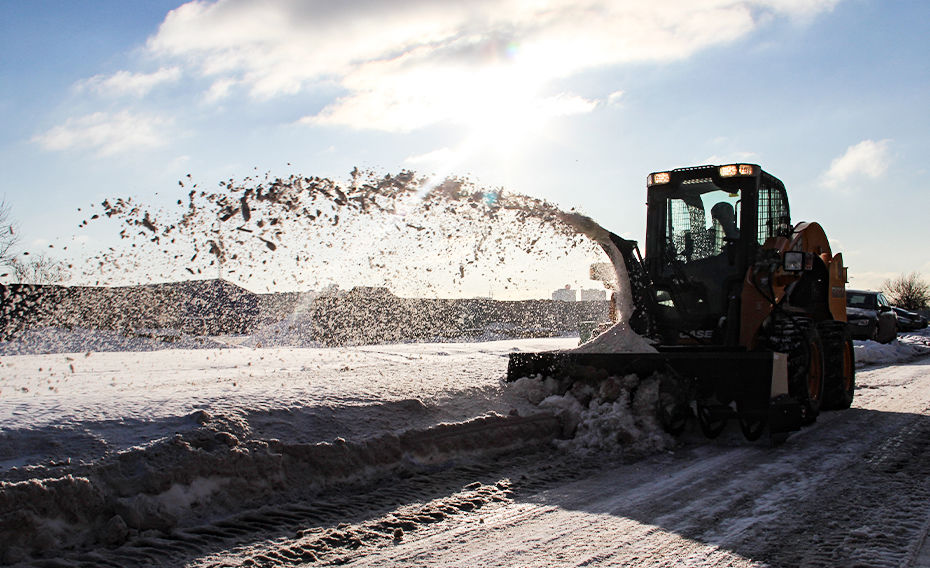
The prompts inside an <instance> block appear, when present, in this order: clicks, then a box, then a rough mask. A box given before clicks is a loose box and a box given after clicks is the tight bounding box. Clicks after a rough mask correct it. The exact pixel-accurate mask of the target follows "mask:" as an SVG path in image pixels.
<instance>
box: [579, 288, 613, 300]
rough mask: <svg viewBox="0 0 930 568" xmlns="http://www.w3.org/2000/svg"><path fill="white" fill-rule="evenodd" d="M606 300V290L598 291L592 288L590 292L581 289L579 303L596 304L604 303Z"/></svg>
mask: <svg viewBox="0 0 930 568" xmlns="http://www.w3.org/2000/svg"><path fill="white" fill-rule="evenodd" d="M606 299H607V290H598V289H597V288H592V289H591V290H585V289H584V288H582V289H581V301H582V302H598V301H604V300H606Z"/></svg>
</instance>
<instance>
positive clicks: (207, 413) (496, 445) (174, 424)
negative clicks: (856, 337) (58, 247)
mask: <svg viewBox="0 0 930 568" xmlns="http://www.w3.org/2000/svg"><path fill="white" fill-rule="evenodd" d="M254 343H255V342H250V341H249V338H244V337H225V338H209V339H197V338H182V339H181V340H179V341H175V342H172V343H164V342H161V341H157V340H154V339H148V338H133V339H132V340H126V339H124V338H120V337H118V336H116V335H108V334H105V333H102V332H74V331H72V332H64V331H50V330H46V331H44V332H42V333H37V334H33V335H27V336H25V337H23V338H22V339H21V340H20V341H18V342H16V343H6V344H0V354H2V355H0V424H2V426H0V480H2V481H0V483H2V485H0V533H2V534H0V542H3V543H4V544H3V545H2V549H0V551H2V554H0V562H7V563H15V562H19V561H27V562H39V559H40V558H43V557H45V558H55V557H58V556H62V557H67V558H70V560H68V561H65V560H62V562H63V563H64V564H62V565H82V564H83V565H94V564H96V563H101V564H106V563H107V562H109V563H110V564H111V565H127V564H133V563H134V562H133V561H130V560H126V559H125V558H124V560H123V561H119V560H113V558H120V554H129V553H128V552H125V553H120V552H119V551H120V550H124V549H126V550H136V551H138V550H139V548H140V546H141V547H142V548H145V545H144V543H145V542H149V543H150V546H149V547H150V548H151V547H155V548H158V546H160V545H157V544H151V542H161V541H158V539H159V538H167V537H166V535H172V534H173V535H177V534H181V533H183V531H193V530H195V528H196V527H202V526H212V525H211V524H215V523H217V522H218V519H224V518H228V517H229V516H231V515H237V514H242V512H243V511H249V510H264V509H267V508H269V507H271V508H275V507H277V508H278V509H276V510H278V511H279V514H280V511H281V510H282V509H281V508H282V507H285V508H286V507H287V506H288V504H289V503H290V504H293V503H300V502H305V501H308V502H313V501H315V500H318V499H319V496H320V495H327V494H329V495H334V494H337V493H338V494H339V495H343V498H344V496H345V495H348V494H351V493H352V490H351V489H349V490H347V489H346V488H347V487H349V488H351V487H371V486H372V484H374V486H381V485H383V484H386V483H387V484H395V483H398V480H403V479H409V478H411V476H414V477H416V476H417V475H422V474H424V472H426V473H429V472H446V471H449V470H450V469H454V468H456V467H462V466H464V465H467V464H468V463H485V464H487V463H489V462H493V461H495V460H500V463H502V464H504V465H503V466H501V467H505V466H507V464H511V466H513V464H514V463H518V462H514V461H513V460H518V459H519V456H520V455H523V454H525V453H527V452H532V451H537V450H538V449H539V448H543V447H551V442H552V440H553V439H556V438H559V437H561V436H562V434H563V431H562V428H563V423H560V422H559V421H558V420H556V419H555V418H554V417H553V416H552V414H551V413H550V412H547V411H545V410H546V409H547V408H548V410H549V411H558V410H560V408H563V407H564V406H565V404H564V401H562V402H561V403H560V402H559V401H555V402H553V401H551V400H550V401H549V403H548V404H543V405H542V408H543V410H542V411H541V409H540V407H539V406H537V405H535V404H532V403H531V402H530V399H533V402H539V400H538V399H539V398H540V395H539V393H533V392H530V387H527V386H526V385H520V384H518V385H507V384H504V383H502V380H501V379H502V378H503V376H504V373H505V370H506V365H507V356H508V354H510V353H513V352H517V351H539V350H550V349H562V348H569V347H573V346H575V345H576V344H577V338H552V339H526V340H506V341H490V342H482V343H433V344H398V345H377V346H364V347H351V348H296V347H294V348H291V347H273V348H261V347H245V346H243V345H251V344H254ZM165 347H169V348H165ZM49 351H55V352H49ZM855 352H856V357H857V363H858V366H859V367H861V368H863V369H864V373H865V374H866V376H868V374H869V373H871V371H869V370H868V369H869V367H868V365H871V364H890V363H895V362H903V361H910V360H914V359H917V358H919V357H920V356H921V355H924V354H926V353H930V333H928V332H927V331H926V330H924V331H923V332H919V333H912V334H905V335H902V336H900V337H899V339H898V340H897V341H895V342H892V343H891V344H889V345H879V344H876V343H873V342H856V349H855ZM860 372H863V371H862V369H860ZM863 386H864V388H866V389H869V388H870V387H869V382H868V380H866V381H864V382H863ZM644 390H645V389H644ZM543 394H545V393H543ZM864 394H865V399H864V400H868V396H871V395H874V393H873V392H872V391H870V390H866V391H864ZM534 396H535V399H534ZM857 396H858V395H857ZM628 402H633V403H635V401H628ZM611 408H613V407H611ZM611 408H608V407H607V406H604V407H599V408H593V407H592V409H590V410H593V411H592V412H589V413H588V414H587V415H586V416H584V417H582V418H581V419H582V420H588V421H589V425H588V427H587V428H586V427H585V426H584V424H583V425H582V426H581V427H579V428H578V429H577V432H578V433H579V443H578V446H579V447H581V446H585V447H588V448H597V449H598V451H602V450H604V444H605V439H606V438H605V437H604V435H603V433H602V430H603V429H604V428H615V429H616V428H624V427H629V428H633V426H632V425H631V424H632V421H635V422H636V427H638V428H640V429H641V430H642V431H641V432H640V434H644V436H640V437H639V438H637V435H635V434H631V435H629V436H626V437H620V438H617V437H616V436H614V437H613V438H611V440H613V441H614V443H616V444H618V445H620V446H624V445H625V446H633V445H635V443H634V442H639V446H638V448H637V450H638V453H637V455H639V456H642V455H643V452H644V451H648V450H649V449H650V448H651V449H652V450H653V451H659V450H662V451H668V450H670V449H674V448H673V447H672V446H674V442H670V441H669V439H668V438H667V437H663V435H661V433H656V432H655V425H644V424H643V423H642V421H640V420H639V419H636V420H632V419H631V418H630V417H629V416H622V412H620V411H619V410H617V411H616V412H614V413H613V414H612V413H611ZM615 410H616V409H615ZM581 411H582V409H580V408H579V409H577V414H579V415H580V413H581ZM634 418H635V417H634ZM623 421H626V422H624V423H622V422H623ZM624 424H626V425H624ZM599 432H601V433H600V434H599ZM583 437H587V438H588V439H586V440H581V439H580V438H583ZM643 440H647V441H646V442H643ZM734 443H737V444H739V443H741V442H739V441H737V442H734ZM619 449H620V450H621V451H620V452H619V453H617V454H615V456H614V457H616V456H618V455H619V456H620V457H621V459H622V458H623V455H624V453H623V449H624V448H619ZM570 451H571V448H566V447H565V442H562V443H561V445H560V446H559V449H557V450H556V455H564V454H565V452H570ZM751 451H755V450H751ZM608 453H609V452H608ZM660 455H661V454H660ZM503 456H506V459H505V458H504V457H503ZM585 459H586V458H584V457H582V455H581V454H579V457H578V458H577V460H575V461H573V462H572V463H582V462H584V460H585ZM508 460H509V461H508ZM720 466H721V467H725V466H724V465H723V464H720ZM508 467H509V466H508ZM514 467H516V466H514ZM572 467H574V466H572ZM529 469H531V470H539V465H538V464H536V465H533V466H531V467H529ZM556 469H558V468H556ZM569 469H571V467H569ZM516 474H517V475H519V468H518V470H517V472H516ZM654 474H655V472H653V474H651V475H654ZM565 475H567V476H568V477H571V475H574V474H573V473H571V472H569V473H566V474H565ZM646 475H647V476H648V475H650V474H646ZM434 477H436V478H441V475H437V476H434ZM555 478H558V476H557V475H556V476H555ZM508 484H509V482H506V483H505V482H504V481H500V483H497V484H492V485H483V484H477V485H475V486H473V487H471V488H470V489H469V488H466V489H463V490H462V491H461V492H458V493H455V494H454V495H453V496H452V497H446V498H445V500H443V501H442V502H437V503H433V505H430V503H431V502H427V503H426V504H422V503H421V504H419V505H417V507H419V508H418V509H417V510H416V511H415V514H414V513H410V514H412V515H414V517H416V518H420V519H423V518H426V517H428V516H429V511H430V510H434V509H435V510H436V511H441V510H443V507H449V506H452V505H450V503H452V504H453V505H455V507H453V508H456V510H457V511H459V512H461V511H463V510H470V509H468V507H472V506H474V507H478V506H483V505H488V504H491V503H494V502H500V501H506V500H507V499H509V495H510V494H511V493H512V492H511V490H510V489H508V487H509V485H508ZM337 488H338V490H337ZM375 494H377V492H375ZM450 499H451V501H450ZM466 502H467V503H472V505H468V506H466V505H463V504H462V503H466ZM460 505H461V507H460ZM335 507H336V508H337V509H338V508H339V507H340V505H336V506H335ZM343 507H344V506H343ZM430 507H433V509H430ZM344 508H345V507H344ZM408 513H409V511H408ZM444 514H450V513H449V512H448V511H447V512H446V513H444ZM759 514H760V515H763V513H759ZM417 515H419V517H417ZM348 516H349V515H348V513H346V517H348ZM763 516H764V515H763ZM333 518H335V519H339V518H340V517H339V515H338V514H337V515H336V516H335V517H333ZM390 518H393V519H394V521H392V522H395V525H396V526H395V525H391V523H390V522H388V521H385V520H384V519H381V521H379V522H382V521H383V522H387V525H385V526H389V528H391V531H394V530H397V529H398V528H400V529H403V527H404V526H407V529H406V530H410V528H411V527H410V526H408V525H405V524H404V523H402V522H400V521H397V518H398V513H396V512H395V514H394V515H393V517H390ZM438 518H440V517H437V519H438ZM347 520H348V518H347ZM389 520H390V519H389ZM339 522H341V520H340V521H339ZM397 523H400V524H397ZM333 524H336V522H335V521H334V522H333ZM382 524H383V523H382ZM419 524H422V523H419ZM354 526H356V528H358V527H359V526H365V525H364V523H362V524H361V525H354ZM379 526H380V525H379ZM596 527H597V524H593V525H590V526H589V527H587V528H585V529H584V530H586V531H595V530H596ZM369 528H370V527H369ZM382 528H383V527H382ZM628 528H629V527H628ZM211 530H216V529H211ZM371 530H374V529H371ZM611 530H613V529H611ZM375 532H377V531H375ZM382 532H383V531H382ZM389 532H390V531H389ZM402 533H403V530H401V534H402ZM190 534H193V533H190ZM314 534H315V533H314ZM372 534H374V533H372ZM379 534H380V533H379ZM392 534H393V533H392ZM592 534H593V533H592ZM227 536H228V535H227ZM330 536H332V535H330ZM343 536H345V535H343ZM395 536H396V535H395ZM524 536H525V538H526V539H530V540H532V539H536V538H546V537H545V535H543V534H526V535H524ZM200 537H202V538H206V539H207V540H208V541H209V535H208V534H207V536H204V535H203V534H201V535H200ZM304 537H306V538H310V537H313V538H317V537H319V538H322V537H321V536H320V535H315V536H314V535H313V534H309V533H308V534H305V535H302V538H304ZM191 538H193V537H191ZM224 538H225V537H224ZM306 538H305V540H306ZM319 538H317V540H319ZM333 538H335V537H333ZM346 538H348V537H346ZM488 538H489V539H492V540H489V541H488V542H486V543H484V544H485V545H487V546H491V544H492V542H493V538H494V537H493V535H488ZM147 539H148V540H147ZM153 539H154V540H153ZM182 540H183V539H182ZM311 540H312V539H311ZM337 540H338V539H337ZM388 540H390V539H388ZM361 541H365V539H361ZM218 542H220V543H222V542H223V540H222V539H219V541H218ZM347 542H348V541H347ZM140 543H143V544H142V545H140ZM163 544H164V543H163ZM511 544H512V543H511ZM271 546H272V548H274V545H271ZM133 547H134V548H133ZM198 547H199V548H198ZM218 548H219V549H222V546H219V547H218V546H213V545H210V544H209V542H208V543H207V544H203V543H201V544H198V545H197V546H195V547H194V549H193V550H178V551H173V552H170V554H168V553H165V551H161V552H162V553H164V556H163V558H166V559H167V560H163V562H164V565H174V564H175V563H176V562H177V561H178V560H177V559H178V558H188V560H185V561H186V562H193V561H192V560H190V558H196V557H197V556H198V555H199V554H202V552H203V551H204V550H206V551H210V550H214V551H216V550H217V549H218ZM337 548H338V547H337ZM351 548H352V547H351V546H350V547H349V549H351ZM101 551H109V552H107V553H106V554H113V555H115V556H112V558H111V557H110V556H106V555H105V554H103V552H101ZM113 551H116V552H113ZM251 552H254V550H252V551H251ZM251 552H250V554H251ZM101 554H103V555H102V556H101ZM147 554H148V556H145V555H143V557H144V558H147V559H148V560H146V562H148V563H155V564H159V563H160V561H158V560H157V559H158V558H159V557H160V556H159V554H158V553H156V552H154V551H150V553H147ZM250 554H245V553H242V554H239V553H235V554H232V556H228V555H226V556H222V555H221V557H222V558H224V559H225V560H223V561H222V562H220V563H218V564H210V562H206V560H204V562H206V563H207V564H210V565H223V562H226V561H229V562H231V563H232V565H238V564H239V563H240V562H244V561H245V560H246V559H248V558H252V559H253V561H254V554H253V555H252V556H250ZM259 556H260V555H259ZM323 556H325V555H320V553H319V551H317V553H316V555H315V556H313V559H316V558H317V557H320V558H322V557H323ZM576 556H577V555H576ZM130 557H131V555H130V556H127V557H126V558H130ZM724 557H726V555H723V556H720V555H716V556H714V555H713V554H711V555H710V556H708V557H707V558H706V559H705V560H704V561H703V562H704V563H703V564H700V563H696V562H695V565H712V564H714V562H712V560H713V559H714V558H717V559H718V560H719V559H721V558H724ZM153 558H154V559H156V560H152V559H153ZM229 558H236V559H238V560H236V561H235V562H233V561H231V560H229ZM269 558H271V560H269V562H270V564H277V563H280V562H275V561H274V556H273V555H272V557H269ZM351 558H352V555H351V554H350V555H349V556H348V557H345V558H343V560H346V559H351ZM573 558H574V560H578V558H576V557H573ZM137 559H138V558H137ZM305 560H308V561H309V560H310V557H309V556H307V557H305ZM504 560H505V559H504V557H492V558H491V559H490V560H489V559H487V558H485V565H490V564H498V563H502V564H508V563H509V562H505V561H504ZM574 560H572V561H571V562H568V561H566V562H555V564H560V565H568V564H571V565H574V564H575V563H574ZM69 562H70V564H69ZM146 562H141V563H146ZM217 562H219V561H217ZM292 563H297V564H299V562H296V561H293V562H292ZM399 563H401V564H404V565H421V564H423V563H424V562H421V561H420V560H417V557H415V556H414V557H410V558H404V559H401V560H400V561H399ZM427 563H428V562H427ZM440 563H443V564H446V563H450V562H448V558H446V559H445V560H442V559H440ZM451 563H452V564H456V565H465V564H467V563H463V562H451ZM488 563H490V564H488ZM687 563H688V562H686V564H687ZM253 564H254V562H253ZM258 564H261V562H258ZM371 564H372V565H392V561H390V560H389V559H388V558H386V559H385V560H384V561H383V562H382V561H377V562H376V561H372V562H371ZM730 564H731V565H742V564H740V563H733V562H730ZM536 565H542V564H536ZM746 565H749V564H746Z"/></svg>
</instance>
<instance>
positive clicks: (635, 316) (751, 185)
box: [507, 164, 855, 442]
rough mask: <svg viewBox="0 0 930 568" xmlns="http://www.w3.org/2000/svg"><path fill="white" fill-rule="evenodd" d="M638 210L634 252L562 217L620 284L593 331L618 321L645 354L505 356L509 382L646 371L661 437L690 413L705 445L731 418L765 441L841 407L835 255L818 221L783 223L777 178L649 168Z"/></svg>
mask: <svg viewBox="0 0 930 568" xmlns="http://www.w3.org/2000/svg"><path fill="white" fill-rule="evenodd" d="M646 215H647V223H646V241H645V244H646V247H645V253H646V254H645V258H643V256H642V255H641V253H640V251H639V247H638V244H637V242H636V241H632V240H628V239H624V238H621V237H619V236H617V235H615V234H613V233H610V232H609V231H606V230H604V229H601V228H600V227H599V226H597V225H596V224H594V223H593V222H591V221H590V220H586V219H585V218H583V217H579V216H575V217H574V218H566V221H567V222H569V223H572V224H574V225H575V226H576V227H578V228H579V229H580V230H582V231H583V232H585V233H586V234H588V236H590V237H592V238H594V239H595V240H596V241H597V242H598V244H599V245H600V246H601V248H603V250H604V251H605V252H606V253H607V255H608V257H609V258H610V260H611V262H612V263H613V266H614V268H615V271H616V273H617V278H618V280H619V281H620V285H619V288H618V292H616V293H615V296H616V297H617V302H616V305H617V308H616V309H615V310H612V311H613V312H614V318H615V320H617V323H616V326H614V328H611V329H610V330H608V331H607V332H605V334H607V335H609V334H611V333H613V334H617V329H615V328H617V327H618V326H619V327H620V328H622V327H623V326H626V327H627V328H629V329H631V330H632V331H634V332H635V333H636V334H638V335H639V336H641V337H642V338H643V339H644V340H645V341H643V343H648V344H651V347H652V348H651V349H650V348H648V347H647V349H643V351H646V350H648V351H651V352H631V350H630V349H629V348H628V346H626V345H620V342H617V341H612V340H611V338H610V337H606V336H605V335H604V334H602V336H599V337H596V338H594V339H593V340H591V344H592V345H594V346H596V347H597V348H586V345H584V344H583V345H582V346H580V347H579V348H578V349H576V350H568V351H553V352H541V353H515V354H512V355H511V356H510V361H509V366H508V371H507V378H508V380H511V381H514V380H517V379H519V378H521V377H552V378H555V379H558V380H559V382H560V384H562V385H565V387H564V388H566V389H567V388H571V386H572V385H573V384H575V383H577V382H586V383H589V384H593V385H595V386H596V385H597V384H598V382H600V381H603V380H605V379H606V378H608V377H612V376H613V377H622V376H626V375H629V374H636V375H638V376H640V377H642V378H646V377H648V376H651V375H653V374H655V373H659V375H660V376H662V377H663V379H662V381H661V385H662V386H661V390H660V396H659V402H658V404H657V406H658V408H657V412H658V415H659V418H660V420H661V421H662V423H663V426H664V427H665V429H666V430H668V431H669V432H671V433H673V434H677V433H680V432H681V431H682V430H684V428H685V427H686V425H687V423H688V421H689V420H691V419H692V417H695V418H696V419H697V421H698V424H699V425H700V429H701V430H702V431H703V433H704V434H705V435H706V436H708V437H716V436H717V435H719V434H720V433H721V431H722V430H723V429H724V427H725V425H726V424H727V422H728V421H730V420H731V419H735V420H736V421H738V422H739V426H740V429H741V430H742V432H743V434H744V436H745V437H746V438H747V439H749V440H756V439H758V438H759V437H761V436H762V434H763V433H764V432H766V431H767V432H769V434H770V436H771V438H772V440H773V441H776V442H778V441H781V440H783V439H784V437H785V436H787V434H788V433H789V432H791V431H795V430H798V429H800V428H801V427H802V426H803V425H805V424H807V423H810V422H813V421H814V420H815V419H816V417H817V414H818V413H819V412H820V410H822V409H823V410H827V409H844V408H848V407H849V406H850V404H851V403H852V399H853V391H854V389H855V365H854V360H853V346H852V340H851V339H850V335H849V332H848V329H847V325H846V300H845V298H846V282H847V273H846V268H845V267H844V266H843V258H842V254H834V253H833V252H832V251H831V249H830V243H829V241H828V240H827V236H826V234H825V233H824V231H823V229H822V228H821V226H820V225H819V224H817V223H813V222H803V223H798V224H796V225H792V224H791V221H790V215H789V208H788V197H787V194H786V192H785V187H784V184H783V183H782V182H781V181H779V180H778V179H777V178H775V177H774V176H772V175H770V174H769V173H767V172H765V171H763V170H762V168H761V167H759V166H758V165H755V164H728V165H723V166H699V167H690V168H681V169H676V170H671V171H663V172H655V173H652V174H649V176H648V177H647V212H646ZM592 272H593V270H592ZM626 282H628V286H626V285H625V283H626ZM612 303H613V302H612ZM630 335H632V334H630Z"/></svg>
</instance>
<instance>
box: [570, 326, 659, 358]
mask: <svg viewBox="0 0 930 568" xmlns="http://www.w3.org/2000/svg"><path fill="white" fill-rule="evenodd" d="M570 352H573V353H655V352H656V349H655V347H653V346H652V345H650V344H649V342H647V341H646V340H645V339H644V338H643V337H642V336H640V335H639V334H637V333H635V332H633V330H631V329H630V328H629V326H628V325H627V324H626V322H624V321H620V322H617V323H615V324H614V325H612V326H610V327H609V328H607V329H606V330H605V331H604V332H603V333H601V334H599V335H597V336H595V337H593V338H591V340H590V341H587V342H585V343H582V344H581V345H579V346H578V347H576V348H574V349H571V350H570Z"/></svg>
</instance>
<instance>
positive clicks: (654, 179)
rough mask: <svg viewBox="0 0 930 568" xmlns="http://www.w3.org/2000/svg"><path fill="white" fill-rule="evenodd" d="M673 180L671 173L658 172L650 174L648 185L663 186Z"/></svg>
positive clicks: (647, 180)
mask: <svg viewBox="0 0 930 568" xmlns="http://www.w3.org/2000/svg"><path fill="white" fill-rule="evenodd" d="M671 180H672V176H671V174H670V173H669V172H658V173H654V174H649V176H647V177H646V185H648V186H652V185H662V184H663V183H668V182H670V181H671Z"/></svg>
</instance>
